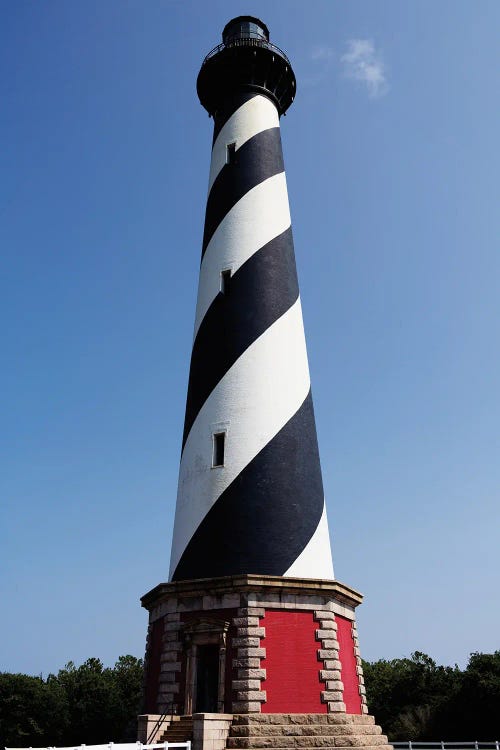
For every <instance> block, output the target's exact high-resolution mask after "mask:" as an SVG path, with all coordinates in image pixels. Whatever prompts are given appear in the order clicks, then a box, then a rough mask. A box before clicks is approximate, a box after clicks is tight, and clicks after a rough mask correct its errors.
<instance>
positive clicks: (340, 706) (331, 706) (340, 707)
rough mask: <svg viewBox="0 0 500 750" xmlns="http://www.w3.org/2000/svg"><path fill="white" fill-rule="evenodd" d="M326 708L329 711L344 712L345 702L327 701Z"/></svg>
mask: <svg viewBox="0 0 500 750" xmlns="http://www.w3.org/2000/svg"><path fill="white" fill-rule="evenodd" d="M327 705H328V710H329V711H331V713H343V714H345V703H343V702H342V701H328V704H327Z"/></svg>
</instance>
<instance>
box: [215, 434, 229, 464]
mask: <svg viewBox="0 0 500 750" xmlns="http://www.w3.org/2000/svg"><path fill="white" fill-rule="evenodd" d="M225 442H226V433H225V432H215V433H214V435H213V447H212V468H215V467H217V466H224V447H225Z"/></svg>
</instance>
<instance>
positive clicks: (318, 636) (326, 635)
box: [316, 629, 334, 641]
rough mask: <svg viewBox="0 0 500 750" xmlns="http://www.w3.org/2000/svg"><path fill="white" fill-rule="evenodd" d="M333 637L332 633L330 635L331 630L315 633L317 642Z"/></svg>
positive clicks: (321, 630)
mask: <svg viewBox="0 0 500 750" xmlns="http://www.w3.org/2000/svg"><path fill="white" fill-rule="evenodd" d="M333 637H334V636H333V633H332V631H331V630H323V629H320V630H317V631H316V640H317V641H322V640H323V639H324V638H333Z"/></svg>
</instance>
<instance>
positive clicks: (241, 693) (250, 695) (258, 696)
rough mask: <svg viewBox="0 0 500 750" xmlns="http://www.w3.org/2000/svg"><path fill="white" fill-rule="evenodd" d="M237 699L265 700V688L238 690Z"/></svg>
mask: <svg viewBox="0 0 500 750" xmlns="http://www.w3.org/2000/svg"><path fill="white" fill-rule="evenodd" d="M236 700H237V701H260V702H261V703H263V702H264V701H265V700H266V691H265V690H238V692H237V693H236Z"/></svg>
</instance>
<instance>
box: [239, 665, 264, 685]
mask: <svg viewBox="0 0 500 750" xmlns="http://www.w3.org/2000/svg"><path fill="white" fill-rule="evenodd" d="M259 663H260V660H259ZM238 679H239V680H245V679H248V680H265V679H266V670H265V669H238Z"/></svg>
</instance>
